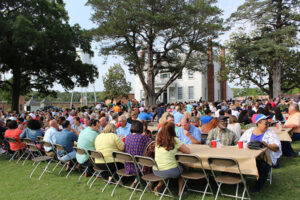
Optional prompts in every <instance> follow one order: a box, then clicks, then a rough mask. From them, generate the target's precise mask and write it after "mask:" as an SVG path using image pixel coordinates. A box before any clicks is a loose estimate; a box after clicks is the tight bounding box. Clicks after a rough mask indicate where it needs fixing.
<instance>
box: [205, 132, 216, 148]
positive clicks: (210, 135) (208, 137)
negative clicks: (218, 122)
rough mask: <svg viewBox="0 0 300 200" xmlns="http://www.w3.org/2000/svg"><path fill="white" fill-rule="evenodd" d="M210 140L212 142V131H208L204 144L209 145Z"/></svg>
mask: <svg viewBox="0 0 300 200" xmlns="http://www.w3.org/2000/svg"><path fill="white" fill-rule="evenodd" d="M212 140H214V134H213V131H212V130H210V131H209V132H208V136H207V138H206V144H208V145H211V141H212Z"/></svg>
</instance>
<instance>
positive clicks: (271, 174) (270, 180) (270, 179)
mask: <svg viewBox="0 0 300 200" xmlns="http://www.w3.org/2000/svg"><path fill="white" fill-rule="evenodd" d="M272 176H273V173H272V168H271V170H270V178H269V183H270V185H271V184H272Z"/></svg>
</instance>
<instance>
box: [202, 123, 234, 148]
mask: <svg viewBox="0 0 300 200" xmlns="http://www.w3.org/2000/svg"><path fill="white" fill-rule="evenodd" d="M217 138H219V140H220V142H221V144H222V145H224V146H232V145H236V144H237V142H238V140H239V139H238V138H237V136H236V135H235V133H234V132H232V131H231V130H229V129H228V128H226V129H225V130H221V129H220V128H219V127H217V128H214V129H212V130H210V131H209V132H208V137H207V140H206V143H207V144H209V143H210V142H211V141H212V140H217Z"/></svg>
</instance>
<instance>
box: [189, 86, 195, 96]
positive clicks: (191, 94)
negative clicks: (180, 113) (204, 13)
mask: <svg viewBox="0 0 300 200" xmlns="http://www.w3.org/2000/svg"><path fill="white" fill-rule="evenodd" d="M189 99H194V86H189Z"/></svg>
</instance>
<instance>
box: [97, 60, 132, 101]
mask: <svg viewBox="0 0 300 200" xmlns="http://www.w3.org/2000/svg"><path fill="white" fill-rule="evenodd" d="M103 85H104V92H103V94H104V96H105V97H106V98H109V99H111V102H113V100H114V99H116V98H119V97H128V94H129V92H130V91H131V83H130V82H127V81H126V77H125V71H124V69H123V68H122V66H121V65H118V64H117V65H114V66H112V67H110V68H109V69H108V72H107V73H106V74H105V76H103Z"/></svg>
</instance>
